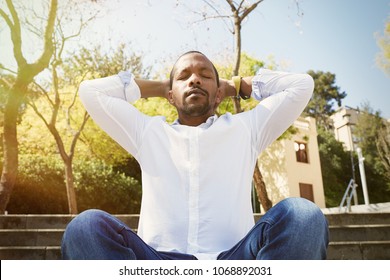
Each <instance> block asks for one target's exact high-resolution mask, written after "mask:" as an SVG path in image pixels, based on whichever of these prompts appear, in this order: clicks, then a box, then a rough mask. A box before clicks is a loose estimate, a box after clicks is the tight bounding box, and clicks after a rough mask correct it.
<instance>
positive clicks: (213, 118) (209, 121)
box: [172, 115, 218, 129]
mask: <svg viewBox="0 0 390 280" xmlns="http://www.w3.org/2000/svg"><path fill="white" fill-rule="evenodd" d="M217 119H218V116H217V115H212V116H211V117H209V118H208V119H207V120H206V121H205V122H204V123H202V124H200V125H198V126H197V127H200V128H204V129H206V128H209V127H210V126H211V125H212V124H213V123H214V122H215V121H216V120H217ZM172 125H181V124H180V122H179V119H176V120H175V121H174V122H173V123H172Z"/></svg>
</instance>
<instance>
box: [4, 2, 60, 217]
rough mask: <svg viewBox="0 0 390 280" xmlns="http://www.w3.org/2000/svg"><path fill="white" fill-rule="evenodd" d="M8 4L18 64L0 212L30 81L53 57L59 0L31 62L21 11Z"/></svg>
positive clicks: (7, 115)
mask: <svg viewBox="0 0 390 280" xmlns="http://www.w3.org/2000/svg"><path fill="white" fill-rule="evenodd" d="M6 4H7V8H8V12H9V13H7V12H6V11H5V10H4V9H2V8H0V17H1V18H2V19H3V20H4V21H5V22H6V24H7V26H8V28H9V31H10V35H11V40H12V44H13V55H14V58H15V61H16V64H17V74H16V79H15V82H14V83H13V84H12V85H11V87H10V88H9V90H8V94H7V102H6V104H5V108H4V131H3V133H4V135H3V152H4V159H3V170H2V174H1V181H0V213H4V211H5V210H6V207H7V204H8V201H9V198H10V195H11V193H12V189H13V187H14V184H15V180H16V177H17V171H18V140H17V129H16V128H17V118H18V112H19V108H20V105H21V104H22V102H23V99H24V98H25V96H26V93H27V88H28V86H29V85H30V84H31V82H32V81H33V79H34V77H35V76H36V75H38V74H39V73H40V72H42V71H43V70H44V69H45V68H46V67H47V66H48V65H49V62H50V59H51V57H52V54H53V42H52V39H53V34H54V25H55V19H56V14H57V6H58V1H57V0H51V1H50V7H49V8H48V11H47V17H46V27H45V31H44V36H43V50H42V51H41V52H40V56H39V58H38V59H37V60H36V61H35V62H32V63H29V62H28V61H27V59H26V57H25V55H24V54H23V50H22V27H21V19H20V17H19V15H18V11H17V10H16V9H15V5H14V3H13V2H12V1H11V0H6ZM37 52H38V50H37ZM2 67H3V66H2ZM3 68H4V67H3Z"/></svg>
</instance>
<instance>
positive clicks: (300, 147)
mask: <svg viewBox="0 0 390 280" xmlns="http://www.w3.org/2000/svg"><path fill="white" fill-rule="evenodd" d="M294 149H295V155H296V156H297V161H298V162H304V163H309V159H308V157H307V145H306V144H305V143H299V142H295V143H294Z"/></svg>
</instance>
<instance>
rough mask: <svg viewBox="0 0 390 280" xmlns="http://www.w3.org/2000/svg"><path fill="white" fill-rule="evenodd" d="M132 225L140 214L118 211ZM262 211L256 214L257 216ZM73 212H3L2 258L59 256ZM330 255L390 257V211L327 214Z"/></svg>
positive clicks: (0, 219)
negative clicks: (16, 213)
mask: <svg viewBox="0 0 390 280" xmlns="http://www.w3.org/2000/svg"><path fill="white" fill-rule="evenodd" d="M116 216H117V217H118V218H119V219H121V220H123V221H124V222H125V223H126V224H128V225H129V226H130V227H131V228H132V229H136V228H137V226H138V218H139V216H138V215H116ZM261 216H262V215H255V216H254V218H255V220H258V219H259V218H260V217H261ZM73 217H74V216H72V215H5V216H4V215H0V259H3V260H5V259H20V260H22V259H29V260H30V259H31V260H34V259H37V260H40V259H49V260H52V259H54V260H55V259H60V258H61V251H60V244H61V239H62V235H63V232H64V229H65V227H66V225H67V224H68V223H69V222H70V221H71V219H72V218H73ZM326 217H327V219H328V221H329V224H330V226H329V229H330V241H331V242H330V244H329V249H328V259H335V260H338V259H350V260H358V259H390V213H360V214H351V213H341V214H339V213H337V214H327V215H326Z"/></svg>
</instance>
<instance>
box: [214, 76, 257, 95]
mask: <svg viewBox="0 0 390 280" xmlns="http://www.w3.org/2000/svg"><path fill="white" fill-rule="evenodd" d="M252 78H253V77H243V78H242V79H241V86H240V89H239V90H240V92H241V94H244V95H246V96H250V95H251V93H252ZM219 83H220V86H219V87H220V89H221V92H222V98H225V97H234V96H237V90H236V88H235V86H234V82H233V80H224V79H219Z"/></svg>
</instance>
